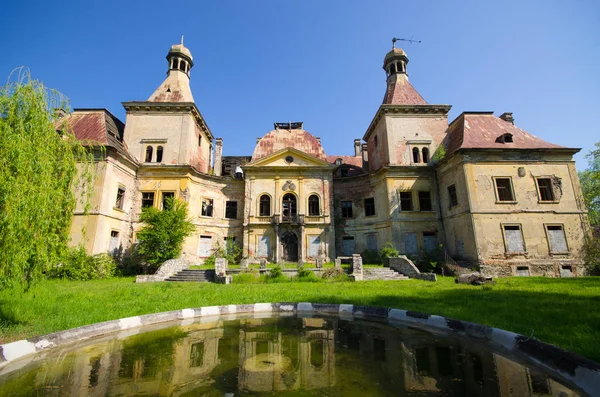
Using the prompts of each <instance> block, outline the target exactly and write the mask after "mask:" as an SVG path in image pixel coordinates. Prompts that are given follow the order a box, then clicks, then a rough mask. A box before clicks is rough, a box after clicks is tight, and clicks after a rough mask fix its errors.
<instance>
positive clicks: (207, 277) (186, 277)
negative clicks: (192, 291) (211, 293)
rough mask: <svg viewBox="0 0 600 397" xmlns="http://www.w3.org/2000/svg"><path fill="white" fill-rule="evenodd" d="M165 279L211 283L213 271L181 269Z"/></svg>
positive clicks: (213, 276)
mask: <svg viewBox="0 0 600 397" xmlns="http://www.w3.org/2000/svg"><path fill="white" fill-rule="evenodd" d="M165 281H192V282H197V283H209V282H210V283H212V282H214V281H215V271H214V269H211V270H191V269H183V270H181V271H180V272H178V273H176V274H174V275H172V276H170V277H169V278H167V279H166V280H165Z"/></svg>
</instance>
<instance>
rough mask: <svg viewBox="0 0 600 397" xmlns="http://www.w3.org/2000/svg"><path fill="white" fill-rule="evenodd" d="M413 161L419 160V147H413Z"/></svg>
mask: <svg viewBox="0 0 600 397" xmlns="http://www.w3.org/2000/svg"><path fill="white" fill-rule="evenodd" d="M412 152H413V163H418V162H419V149H417V148H413V151H412Z"/></svg>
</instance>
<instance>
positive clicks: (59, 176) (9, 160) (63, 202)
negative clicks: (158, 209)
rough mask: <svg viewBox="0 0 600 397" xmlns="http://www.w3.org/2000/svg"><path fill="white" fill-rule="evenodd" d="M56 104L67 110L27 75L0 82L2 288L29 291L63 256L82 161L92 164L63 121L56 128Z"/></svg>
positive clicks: (84, 170)
mask: <svg viewBox="0 0 600 397" xmlns="http://www.w3.org/2000/svg"><path fill="white" fill-rule="evenodd" d="M57 108H60V109H66V108H67V103H66V99H65V98H64V97H63V96H62V95H60V94H59V93H58V92H56V91H49V90H47V89H46V87H44V85H43V84H42V83H40V82H39V81H36V80H31V79H30V77H29V74H28V73H27V72H25V73H22V74H20V75H19V78H18V79H17V81H14V82H9V83H8V84H7V85H5V86H2V87H0V253H1V254H0V287H2V288H6V287H8V286H11V285H14V284H19V285H21V286H23V287H24V288H25V289H28V288H29V286H30V285H31V283H32V282H34V281H36V280H38V279H40V278H42V277H43V276H44V273H45V271H46V270H47V269H48V268H49V267H50V266H51V265H54V264H56V263H57V262H59V261H60V260H61V258H63V257H64V255H65V253H66V252H67V243H68V241H69V229H70V226H71V220H72V216H73V210H74V209H75V204H76V200H77V198H76V195H75V193H74V192H75V191H82V186H84V188H83V191H86V188H85V186H90V185H91V181H92V179H93V173H92V171H91V166H89V167H87V166H86V165H91V164H92V162H93V154H92V151H91V149H88V148H86V147H85V146H83V145H82V143H81V142H80V141H78V140H77V139H76V138H75V136H74V135H73V134H72V133H71V132H70V130H69V128H68V126H66V125H63V126H59V124H60V121H59V118H58V116H57V115H55V112H54V109H57ZM57 127H58V128H57ZM57 130H59V131H60V133H58V132H57ZM81 165H83V166H81ZM76 184H81V185H82V186H75V185H76Z"/></svg>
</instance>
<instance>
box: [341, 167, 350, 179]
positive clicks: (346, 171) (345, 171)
mask: <svg viewBox="0 0 600 397" xmlns="http://www.w3.org/2000/svg"><path fill="white" fill-rule="evenodd" d="M340 176H341V177H342V178H345V177H347V176H348V168H346V167H343V168H340Z"/></svg>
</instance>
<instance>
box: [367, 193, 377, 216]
mask: <svg viewBox="0 0 600 397" xmlns="http://www.w3.org/2000/svg"><path fill="white" fill-rule="evenodd" d="M374 215H375V198H373V197H370V198H366V199H365V216H374Z"/></svg>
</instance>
